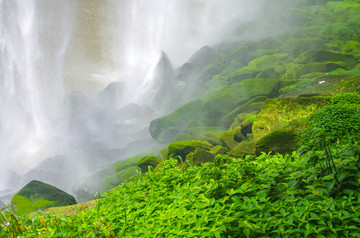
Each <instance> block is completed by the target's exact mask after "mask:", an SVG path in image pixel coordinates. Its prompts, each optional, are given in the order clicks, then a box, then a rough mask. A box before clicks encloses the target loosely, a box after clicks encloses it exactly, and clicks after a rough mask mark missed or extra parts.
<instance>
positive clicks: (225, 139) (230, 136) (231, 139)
mask: <svg viewBox="0 0 360 238" xmlns="http://www.w3.org/2000/svg"><path fill="white" fill-rule="evenodd" d="M245 139H246V138H245V137H244V135H242V134H241V128H240V127H236V128H235V129H234V130H231V131H226V132H224V133H222V134H221V135H220V140H221V142H222V143H223V145H224V146H225V147H226V148H228V149H229V150H232V149H233V148H235V147H236V146H237V145H238V144H239V143H240V142H241V141H243V140H245Z"/></svg>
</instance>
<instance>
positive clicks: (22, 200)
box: [11, 180, 76, 216]
mask: <svg viewBox="0 0 360 238" xmlns="http://www.w3.org/2000/svg"><path fill="white" fill-rule="evenodd" d="M11 204H12V205H14V206H15V208H16V214H17V215H20V216H21V215H24V214H28V213H30V212H33V211H37V210H43V209H46V208H49V207H58V206H68V205H73V204H76V201H75V198H74V197H73V196H71V195H69V194H67V193H66V192H64V191H62V190H60V189H58V188H56V187H54V186H51V185H49V184H46V183H43V182H40V181H37V180H33V181H31V182H29V183H28V184H27V185H25V187H23V188H22V189H20V191H19V192H17V193H16V194H15V195H14V196H13V197H12V199H11Z"/></svg>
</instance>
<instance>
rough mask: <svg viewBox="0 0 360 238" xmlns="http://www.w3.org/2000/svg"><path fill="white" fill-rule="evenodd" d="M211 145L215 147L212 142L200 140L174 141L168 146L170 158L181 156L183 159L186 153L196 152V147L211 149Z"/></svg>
mask: <svg viewBox="0 0 360 238" xmlns="http://www.w3.org/2000/svg"><path fill="white" fill-rule="evenodd" d="M211 147H213V145H212V144H210V143H208V142H205V141H200V140H188V141H178V142H173V143H170V144H169V146H168V150H169V158H175V157H177V156H180V157H181V158H182V159H183V160H185V158H186V155H187V154H189V153H190V152H194V151H195V150H196V148H201V149H205V150H210V148H211Z"/></svg>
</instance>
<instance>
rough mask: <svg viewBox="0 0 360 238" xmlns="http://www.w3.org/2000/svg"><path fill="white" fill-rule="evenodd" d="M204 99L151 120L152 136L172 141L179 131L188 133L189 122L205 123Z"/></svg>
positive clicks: (164, 141)
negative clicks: (202, 111)
mask: <svg viewBox="0 0 360 238" xmlns="http://www.w3.org/2000/svg"><path fill="white" fill-rule="evenodd" d="M203 104H204V103H203V101H201V100H195V101H191V102H189V103H186V104H185V105H183V106H181V107H180V108H178V109H176V110H175V111H174V112H173V113H171V114H169V115H167V116H164V117H161V118H158V119H155V120H153V121H151V122H150V127H149V132H150V134H151V136H152V137H153V138H154V139H156V140H157V141H159V142H161V143H169V142H171V141H172V140H173V139H174V138H175V136H177V135H178V134H179V133H187V130H188V128H189V126H191V125H189V124H192V125H193V126H195V125H204V124H206V120H207V118H206V117H204V116H203V115H202V114H201V110H202V108H203Z"/></svg>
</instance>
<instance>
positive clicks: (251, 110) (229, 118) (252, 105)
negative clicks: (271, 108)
mask: <svg viewBox="0 0 360 238" xmlns="http://www.w3.org/2000/svg"><path fill="white" fill-rule="evenodd" d="M266 99H267V97H266V96H259V97H255V98H253V99H251V100H249V101H248V102H246V103H245V104H243V105H241V106H239V107H237V108H236V109H234V110H233V111H231V112H230V113H228V114H227V115H226V116H225V117H224V119H223V121H224V125H225V126H226V127H228V126H229V125H230V124H231V123H233V122H234V120H235V118H236V117H237V115H238V114H240V113H241V114H243V113H245V114H256V113H258V112H259V111H260V110H261V107H262V105H263V102H264V101H265V100H266Z"/></svg>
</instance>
